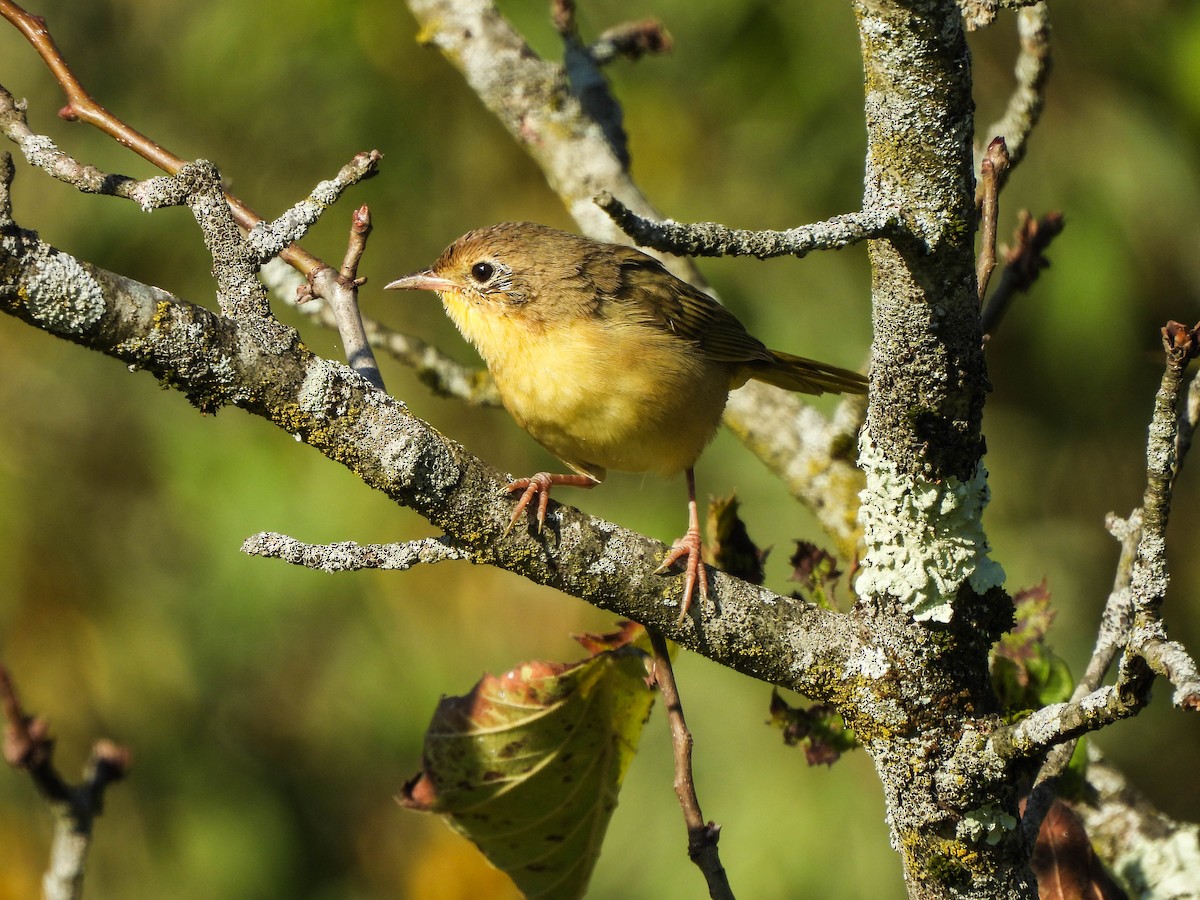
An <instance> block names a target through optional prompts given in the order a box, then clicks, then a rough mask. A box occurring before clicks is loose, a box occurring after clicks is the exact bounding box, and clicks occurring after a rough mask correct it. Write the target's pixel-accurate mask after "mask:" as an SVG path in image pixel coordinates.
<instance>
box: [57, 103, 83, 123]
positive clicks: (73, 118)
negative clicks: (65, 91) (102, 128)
mask: <svg viewBox="0 0 1200 900" xmlns="http://www.w3.org/2000/svg"><path fill="white" fill-rule="evenodd" d="M58 117H59V118H60V119H62V120H63V121H64V122H78V121H79V113H77V112H75V107H73V106H72V105H71V104H70V103H68V104H67V105H66V106H64V107H63V108H62V109H60V110H59V111H58Z"/></svg>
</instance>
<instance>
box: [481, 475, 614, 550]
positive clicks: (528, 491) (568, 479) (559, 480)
mask: <svg viewBox="0 0 1200 900" xmlns="http://www.w3.org/2000/svg"><path fill="white" fill-rule="evenodd" d="M599 483H600V482H599V481H597V480H596V479H595V478H593V477H592V476H590V475H552V474H550V473H549V472H538V473H537V474H536V475H532V476H530V477H529V478H518V479H517V480H516V481H512V482H509V484H508V485H507V486H506V487H505V488H504V490H505V491H506V492H507V493H510V494H511V493H514V492H516V491H521V492H522V493H521V496H520V497H519V498H518V499H517V505H516V506H515V507H514V508H513V514H512V518H511V519H509V520H508V527H507V528H505V529H504V533H505V535H507V534H508V533H509V532H510V531H512V528H513V526H514V525H516V524H517V519H519V518H521V513H523V512H525V510H526V508H527V507H528V506H529V504H530V503H531V502H532V501H533V498H534V497H537V501H538V503H537V524H538V534H541V533H542V526H543V525H545V524H546V507H547V506H549V505H550V488H551V487H552V486H553V485H556V484H568V485H570V486H571V487H581V488H593V487H595V486H596V485H597V484H599Z"/></svg>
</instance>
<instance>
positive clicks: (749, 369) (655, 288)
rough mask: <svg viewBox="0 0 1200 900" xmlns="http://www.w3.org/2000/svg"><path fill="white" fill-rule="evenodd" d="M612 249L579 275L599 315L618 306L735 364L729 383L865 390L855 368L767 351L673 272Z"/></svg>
mask: <svg viewBox="0 0 1200 900" xmlns="http://www.w3.org/2000/svg"><path fill="white" fill-rule="evenodd" d="M611 249H612V251H613V252H610V253H606V254H604V255H603V256H602V257H594V258H593V259H592V260H591V268H590V270H589V271H585V272H583V273H581V274H583V275H584V276H585V277H586V278H587V279H589V280H590V281H591V283H593V284H595V285H596V286H597V289H598V290H597V296H596V303H597V305H598V308H599V309H600V310H601V311H602V314H603V310H604V307H605V306H606V305H607V304H611V303H615V304H620V306H621V309H620V313H621V314H623V315H633V316H636V318H638V319H639V320H641V321H643V322H646V323H648V324H652V325H655V326H657V327H659V328H662V329H663V330H664V331H668V332H670V333H672V334H676V335H678V336H679V337H681V338H683V339H684V340H687V341H690V342H692V343H693V344H694V345H695V346H696V347H697V349H698V350H699V351H700V352H701V353H703V354H704V356H705V357H706V358H708V359H709V360H712V361H713V362H720V363H729V364H731V365H733V366H735V367H736V368H735V374H734V375H733V381H732V386H733V387H737V386H738V385H740V384H742V383H744V382H745V380H746V379H747V378H754V379H757V380H759V381H765V382H767V383H768V384H773V385H775V386H776V387H781V388H784V389H785V390H789V391H800V392H803V393H806V394H821V393H824V392H825V391H833V392H846V393H854V394H861V393H863V392H864V391H865V390H866V380H865V379H864V378H863V377H862V376H861V375H859V374H858V373H857V372H852V371H849V370H847V369H842V368H839V367H837V366H831V365H829V364H828V363H823V362H818V361H817V360H812V359H806V358H804V357H802V356H793V355H791V354H790V353H780V352H779V351H775V350H768V349H767V347H766V346H765V345H764V344H763V343H762V341H760V340H758V338H756V337H754V336H753V335H752V334H750V333H749V332H748V331H746V328H745V326H743V325H742V323H741V322H740V321H738V318H737V317H736V316H735V315H734V314H733V313H731V312H730V311H729V310H727V309H726V308H725V307H723V306H722V305H721V304H719V303H718V302H717V301H716V300H714V299H713V298H712V297H710V296H708V295H707V294H705V293H703V292H702V291H699V290H697V289H696V288H694V287H692V286H691V285H690V284H688V283H687V282H685V281H681V280H680V279H678V278H676V277H675V276H674V275H671V274H670V273H669V272H668V271H667V270H666V268H665V267H664V266H663V264H662V263H661V262H659V261H658V260H657V259H654V258H653V257H651V256H647V255H646V254H644V253H642V252H641V251H639V250H634V249H633V248H632V247H617V246H615V245H614V246H613V247H612V248H611ZM610 314H611V312H610Z"/></svg>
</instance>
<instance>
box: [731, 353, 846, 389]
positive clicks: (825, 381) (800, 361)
mask: <svg viewBox="0 0 1200 900" xmlns="http://www.w3.org/2000/svg"><path fill="white" fill-rule="evenodd" d="M769 352H770V354H771V356H772V357H773V359H774V363H773V364H771V363H765V364H763V365H761V366H758V365H756V366H751V367H749V368H750V377H751V378H753V379H755V380H757V381H765V382H766V383H767V384H773V385H775V386H776V387H781V388H783V389H784V390H787V391H799V392H800V393H802V394H823V393H825V392H826V391H830V392H832V393H835V394H842V393H844V394H865V393H866V392H867V380H866V379H865V378H863V376H862V375H860V374H858V372H852V371H850V370H849V369H839V368H838V367H837V366H831V365H828V364H826V363H823V362H817V361H816V360H814V359H805V358H804V357H803V356H792V354H790V353H782V352H780V351H779V350H771V351H769Z"/></svg>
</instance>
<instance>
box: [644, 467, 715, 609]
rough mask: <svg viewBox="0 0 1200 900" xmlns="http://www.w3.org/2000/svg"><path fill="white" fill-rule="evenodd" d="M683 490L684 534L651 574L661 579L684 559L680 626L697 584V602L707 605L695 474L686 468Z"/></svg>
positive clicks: (690, 604) (706, 585)
mask: <svg viewBox="0 0 1200 900" xmlns="http://www.w3.org/2000/svg"><path fill="white" fill-rule="evenodd" d="M687 488H688V530H687V533H686V534H685V535H684V536H683V537H681V538H680V539H679V540H677V541H676V542H675V543H674V544H672V545H671V550H670V551H669V552H668V553H667V555H666V556H665V557H663V561H662V565H661V566H659V567H658V568H657V569H655V570H654V571H655V573H656V574H660V575H661V574H662V573H663V572H666V571H667V569H669V568H671V566H673V565H674V564H675V563H677V562H678V561H679V560H681V559H683V558H684V557H685V556H686V557H687V562H686V563H685V564H684V568H683V573H684V575H683V599H682V600H680V601H679V623H680V624H682V623H683V620H684V619H685V618H687V614H688V610H689V609H691V608H692V597H693V596H695V593H696V584H697V583H699V585H700V599H701V600H703V601H704V602H705V603H707V602H708V575H707V573H705V571H704V545H703V544H702V543H701V541H700V511H699V510H698V509H697V507H696V473H695V472H693V471H692V470H691V469H690V468H689V469H688V470H687Z"/></svg>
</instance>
